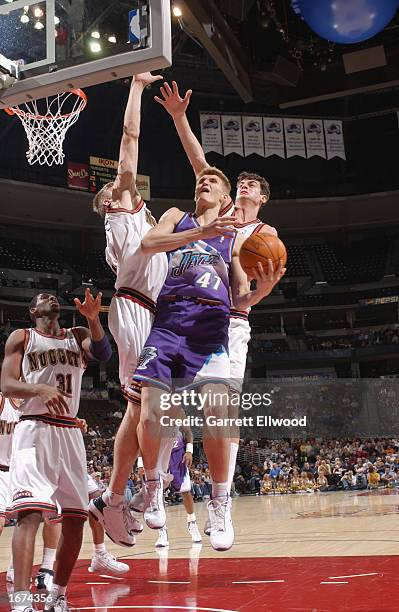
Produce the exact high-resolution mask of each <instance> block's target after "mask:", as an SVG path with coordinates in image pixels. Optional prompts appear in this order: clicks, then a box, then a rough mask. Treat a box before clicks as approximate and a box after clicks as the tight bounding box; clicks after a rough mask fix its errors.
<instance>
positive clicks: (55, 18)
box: [54, 15, 60, 25]
mask: <svg viewBox="0 0 399 612" xmlns="http://www.w3.org/2000/svg"><path fill="white" fill-rule="evenodd" d="M54 23H55V25H58V24H59V23H60V18H59V17H57V15H54Z"/></svg>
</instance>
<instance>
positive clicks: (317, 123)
mask: <svg viewBox="0 0 399 612" xmlns="http://www.w3.org/2000/svg"><path fill="white" fill-rule="evenodd" d="M303 123H304V127H305V139H306V151H307V154H308V159H310V158H311V157H315V156H318V157H322V158H323V159H326V144H325V141H324V129H323V121H322V120H321V119H304V120H303Z"/></svg>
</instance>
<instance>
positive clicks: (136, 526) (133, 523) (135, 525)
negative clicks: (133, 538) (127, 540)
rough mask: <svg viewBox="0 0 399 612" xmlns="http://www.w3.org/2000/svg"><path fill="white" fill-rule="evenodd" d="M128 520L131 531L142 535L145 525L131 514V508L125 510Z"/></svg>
mask: <svg viewBox="0 0 399 612" xmlns="http://www.w3.org/2000/svg"><path fill="white" fill-rule="evenodd" d="M125 515H126V520H127V522H128V526H129V530H130V531H133V533H141V532H142V531H143V529H144V527H143V525H142V524H141V523H140V521H138V520H137V519H136V518H135V517H134V516H133V513H132V512H131V510H130V508H129V507H126V509H125Z"/></svg>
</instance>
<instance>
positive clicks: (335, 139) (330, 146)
mask: <svg viewBox="0 0 399 612" xmlns="http://www.w3.org/2000/svg"><path fill="white" fill-rule="evenodd" d="M324 133H325V135H326V148H327V159H332V158H333V157H340V158H341V159H346V153H345V141H344V130H343V125H342V121H336V120H335V119H325V120H324Z"/></svg>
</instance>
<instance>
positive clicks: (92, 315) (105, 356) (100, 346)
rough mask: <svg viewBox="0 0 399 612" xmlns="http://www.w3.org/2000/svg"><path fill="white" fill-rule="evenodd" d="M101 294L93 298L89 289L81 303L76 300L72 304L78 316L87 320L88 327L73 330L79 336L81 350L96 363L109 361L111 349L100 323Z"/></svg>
mask: <svg viewBox="0 0 399 612" xmlns="http://www.w3.org/2000/svg"><path fill="white" fill-rule="evenodd" d="M101 296H102V294H101V293H98V294H97V296H96V297H95V298H94V297H93V296H92V294H91V292H90V289H86V291H85V299H84V302H83V303H82V302H81V301H80V300H79V299H78V298H75V300H74V302H75V305H76V308H77V309H78V310H79V312H80V314H81V315H82V316H84V317H86V319H87V323H88V327H89V329H87V328H86V327H77V328H75V329H76V331H77V333H78V334H79V341H80V345H81V347H82V350H83V351H84V352H85V353H86V355H87V357H88V358H89V359H96V360H97V361H109V360H110V359H111V357H112V348H111V345H110V343H109V340H108V338H107V336H106V334H105V331H104V329H103V326H102V325H101V321H100V316H99V314H100V307H101Z"/></svg>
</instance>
